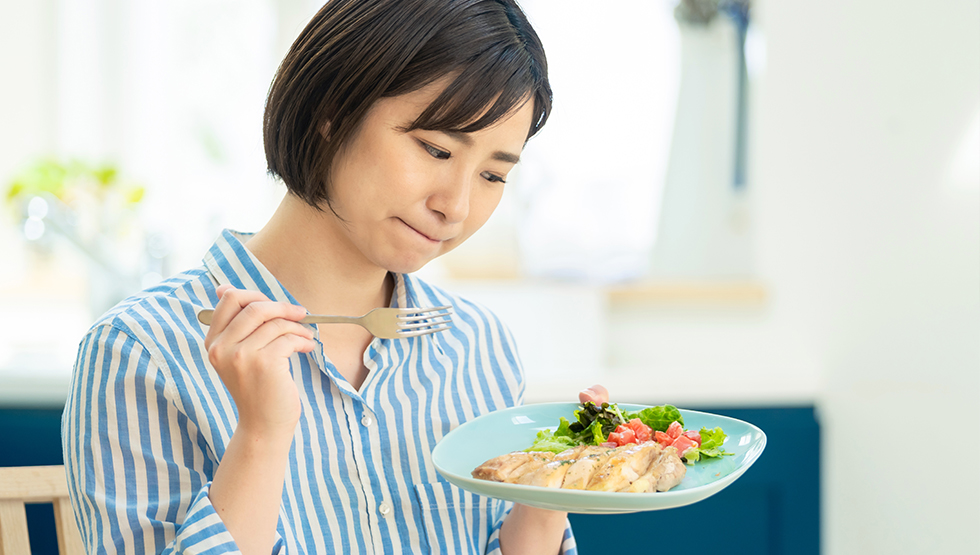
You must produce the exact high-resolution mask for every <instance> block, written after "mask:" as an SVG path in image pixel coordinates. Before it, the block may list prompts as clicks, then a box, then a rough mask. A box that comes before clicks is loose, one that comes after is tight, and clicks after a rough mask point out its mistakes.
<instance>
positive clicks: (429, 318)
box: [197, 305, 453, 339]
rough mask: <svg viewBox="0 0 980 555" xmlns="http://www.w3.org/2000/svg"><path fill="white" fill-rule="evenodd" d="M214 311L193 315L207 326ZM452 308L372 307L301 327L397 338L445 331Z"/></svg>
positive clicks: (314, 317)
mask: <svg viewBox="0 0 980 555" xmlns="http://www.w3.org/2000/svg"><path fill="white" fill-rule="evenodd" d="M213 315H214V310H212V309H210V308H206V309H204V310H202V311H200V312H198V313H197V319H198V320H200V321H201V323H202V324H205V325H211V317H212V316H213ZM452 316H453V307H452V306H450V305H446V306H436V307H432V308H375V309H374V310H371V311H370V312H368V313H367V314H365V315H364V316H326V315H322V314H308V315H307V316H306V317H305V318H303V319H302V320H299V323H301V324H357V325H359V326H361V327H363V328H364V329H366V330H368V331H369V332H371V334H372V335H374V336H375V337H380V338H382V339H399V338H402V337H415V336H418V335H428V334H430V333H436V332H437V331H445V330H448V329H449V328H451V327H452V325H453V319H452Z"/></svg>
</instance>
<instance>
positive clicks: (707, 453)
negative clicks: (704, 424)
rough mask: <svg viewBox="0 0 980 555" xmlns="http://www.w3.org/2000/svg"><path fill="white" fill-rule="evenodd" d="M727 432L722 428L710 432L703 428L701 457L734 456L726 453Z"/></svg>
mask: <svg viewBox="0 0 980 555" xmlns="http://www.w3.org/2000/svg"><path fill="white" fill-rule="evenodd" d="M727 437H728V436H727V435H725V432H723V431H722V430H721V428H715V429H713V430H709V429H708V428H701V447H700V448H699V449H698V451H699V452H700V453H699V454H700V456H701V457H721V456H725V455H733V454H734V453H729V452H727V451H725V448H724V447H723V445H724V443H725V438H727Z"/></svg>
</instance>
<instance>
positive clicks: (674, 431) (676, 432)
mask: <svg viewBox="0 0 980 555" xmlns="http://www.w3.org/2000/svg"><path fill="white" fill-rule="evenodd" d="M683 432H684V426H681V423H680V422H678V421H676V420H675V421H673V422H671V423H670V426H667V435H669V436H670V438H671V439H677V438H679V437H681V434H682V433H683Z"/></svg>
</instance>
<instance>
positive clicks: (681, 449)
mask: <svg viewBox="0 0 980 555" xmlns="http://www.w3.org/2000/svg"><path fill="white" fill-rule="evenodd" d="M670 445H671V447H673V448H675V449H677V455H678V456H679V457H683V456H684V453H686V452H687V450H688V449H690V448H692V447H697V446H698V444H697V443H695V442H694V440H693V439H691V438H689V437H687V436H679V437H678V438H677V439H675V440H674V442H673V443H671V444H670Z"/></svg>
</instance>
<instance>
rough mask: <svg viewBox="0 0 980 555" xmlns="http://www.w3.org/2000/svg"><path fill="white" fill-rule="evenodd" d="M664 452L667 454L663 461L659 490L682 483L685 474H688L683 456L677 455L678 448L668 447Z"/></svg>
mask: <svg viewBox="0 0 980 555" xmlns="http://www.w3.org/2000/svg"><path fill="white" fill-rule="evenodd" d="M664 453H665V454H666V455H667V456H665V457H664V460H663V461H662V463H661V464H662V465H663V470H662V471H661V473H660V479H659V480H657V491H667V490H669V489H670V488H672V487H674V486H676V485H677V484H679V483H681V480H683V479H684V475H685V474H687V467H686V466H684V463H683V462H682V461H681V458H680V457H678V456H677V449H675V448H673V447H668V448H666V449H664Z"/></svg>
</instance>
